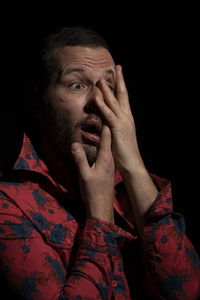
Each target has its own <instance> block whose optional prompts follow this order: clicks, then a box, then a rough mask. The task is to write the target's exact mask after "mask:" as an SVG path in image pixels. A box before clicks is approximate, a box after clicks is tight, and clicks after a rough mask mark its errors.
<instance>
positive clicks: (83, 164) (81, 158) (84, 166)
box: [71, 143, 89, 176]
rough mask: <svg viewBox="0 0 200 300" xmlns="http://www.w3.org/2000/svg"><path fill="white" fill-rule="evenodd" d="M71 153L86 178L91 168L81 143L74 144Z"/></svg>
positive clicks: (81, 173)
mask: <svg viewBox="0 0 200 300" xmlns="http://www.w3.org/2000/svg"><path fill="white" fill-rule="evenodd" d="M71 151H72V157H73V159H74V161H75V164H76V166H77V168H78V171H79V173H80V175H81V176H84V174H85V173H86V171H87V170H88V167H89V166H88V161H87V158H86V154H85V151H84V149H83V146H82V145H81V144H79V143H73V144H72V146H71Z"/></svg>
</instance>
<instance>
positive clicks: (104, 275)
mask: <svg viewBox="0 0 200 300" xmlns="http://www.w3.org/2000/svg"><path fill="white" fill-rule="evenodd" d="M151 176H152V178H153V180H154V182H155V184H156V185H157V186H158V187H159V194H158V196H157V198H156V199H155V202H154V204H153V205H152V207H151V209H150V211H149V212H148V215H147V217H146V222H145V227H144V235H143V239H142V240H140V239H139V238H138V237H137V232H136V230H135V228H134V225H133V211H132V207H131V205H130V202H129V200H128V197H127V194H126V190H125V187H124V184H123V181H122V178H121V176H120V174H119V172H116V182H115V201H114V208H115V224H111V223H109V222H106V221H103V220H101V219H97V218H93V217H86V216H85V215H84V208H83V207H82V206H81V203H82V202H81V201H79V202H77V201H76V199H71V198H70V196H69V194H68V193H67V191H65V190H63V189H62V188H61V187H60V186H59V185H58V184H57V183H56V182H54V180H53V179H52V178H51V176H50V175H49V172H48V169H47V167H46V165H45V164H44V162H43V161H42V160H41V159H40V158H39V157H38V155H37V154H36V151H35V149H34V147H33V146H32V145H31V142H30V140H29V138H28V137H27V136H26V135H24V141H23V147H22V150H21V153H20V156H19V158H18V160H17V162H16V164H15V166H14V168H13V170H12V172H11V173H10V175H8V176H7V178H6V180H5V181H2V182H1V183H0V270H1V273H2V274H3V276H4V278H6V279H7V281H8V282H9V285H10V286H11V287H12V288H13V289H14V290H15V291H16V293H17V292H18V293H19V294H20V295H21V297H23V295H24V296H25V299H45V300H49V299H59V300H61V299H74V300H80V299H119V300H123V299H126V300H128V299H145V300H146V299H181V300H183V299H188V300H193V299H198V295H199V294H200V293H199V290H200V261H199V258H198V255H197V253H196V251H195V249H194V247H193V245H192V244H191V242H190V240H189V239H188V237H187V235H186V233H185V223H184V218H183V216H182V215H180V214H178V213H175V212H174V211H173V207H172V198H171V186H170V183H169V182H168V181H167V180H165V179H163V178H159V177H158V176H155V175H151ZM77 188H78V187H77ZM79 200H80V199H79ZM77 203H79V204H80V205H78V204H77ZM151 297H152V298H151ZM20 299H22V298H20Z"/></svg>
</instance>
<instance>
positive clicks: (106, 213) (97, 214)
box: [87, 208, 115, 224]
mask: <svg viewBox="0 0 200 300" xmlns="http://www.w3.org/2000/svg"><path fill="white" fill-rule="evenodd" d="M87 216H88V217H94V218H97V219H101V220H103V221H107V222H109V223H112V224H115V219H114V209H113V208H112V209H110V210H108V209H106V210H103V209H100V208H88V209H87Z"/></svg>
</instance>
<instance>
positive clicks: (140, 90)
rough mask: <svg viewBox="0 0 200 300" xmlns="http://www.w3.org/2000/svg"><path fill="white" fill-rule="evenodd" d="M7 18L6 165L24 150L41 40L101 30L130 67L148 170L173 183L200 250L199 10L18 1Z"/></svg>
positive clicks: (130, 85)
mask: <svg viewBox="0 0 200 300" xmlns="http://www.w3.org/2000/svg"><path fill="white" fill-rule="evenodd" d="M2 15H4V17H5V19H4V25H3V27H2V29H3V34H2V46H1V49H2V50H3V54H2V55H1V65H2V70H1V73H2V91H1V95H2V97H1V115H0V116H1V147H0V148H1V159H0V163H1V165H0V170H3V169H6V168H7V166H11V165H12V163H13V162H14V161H15V159H16V157H17V155H18V153H19V150H20V146H21V141H22V131H21V129H20V125H19V124H20V118H21V114H23V112H22V111H21V108H20V103H21V99H22V97H24V94H23V89H24V84H25V83H24V82H25V81H24V78H26V77H27V76H29V72H31V53H32V52H33V50H34V48H35V45H37V42H38V41H39V40H40V38H41V37H42V36H43V35H44V34H46V33H48V32H51V31H54V30H57V29H58V28H59V27H61V26H72V25H81V26H86V27H90V28H92V29H95V30H96V31H98V32H99V33H100V34H102V35H103V36H104V38H105V39H106V40H107V41H108V42H109V44H110V46H111V48H112V50H113V56H114V58H115V61H116V63H117V64H121V65H122V67H123V71H124V77H125V81H126V83H127V88H128V91H129V96H130V102H131V107H132V112H133V115H134V118H135V123H136V130H137V136H138V143H139V147H140V150H141V153H142V157H143V159H144V162H145V164H146V167H147V168H148V170H149V171H150V172H152V173H155V174H157V175H159V176H161V177H165V178H167V179H169V180H170V181H171V184H172V192H173V200H174V210H175V211H177V212H179V213H182V214H183V215H184V217H185V221H186V229H187V234H188V236H189V238H190V240H191V241H192V243H193V244H194V246H195V247H196V249H197V251H198V253H200V243H199V227H200V226H199V218H200V214H199V202H200V197H199V145H198V140H199V127H198V126H199V110H198V102H199V99H200V97H199V67H200V64H199V53H200V49H199V27H200V26H199V25H200V24H199V18H198V9H197V7H194V6H192V5H191V6H190V7H188V6H185V7H183V5H181V6H177V7H174V5H171V6H170V5H168V6H165V5H164V4H163V6H162V7H161V6H158V5H155V7H152V6H149V7H147V6H145V5H144V7H140V8H138V7H136V6H134V5H133V4H129V5H127V3H126V2H124V3H118V4H116V3H115V4H113V6H112V3H111V4H110V7H108V3H103V2H97V3H91V5H89V4H87V5H86V4H85V5H83V4H82V5H80V3H79V2H76V3H74V5H72V4H71V5H68V4H66V2H57V3H54V4H49V3H47V4H46V7H44V6H43V7H40V6H39V5H36V4H35V3H33V2H29V3H28V4H27V6H26V5H23V6H22V7H19V6H17V7H13V6H12V5H11V7H9V8H7V9H5V11H3V10H2ZM26 101H28V95H27V99H26Z"/></svg>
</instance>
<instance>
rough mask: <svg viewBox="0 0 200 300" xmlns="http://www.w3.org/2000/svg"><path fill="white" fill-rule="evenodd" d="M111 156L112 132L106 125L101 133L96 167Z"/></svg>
mask: <svg viewBox="0 0 200 300" xmlns="http://www.w3.org/2000/svg"><path fill="white" fill-rule="evenodd" d="M110 155H111V132H110V129H109V127H108V126H106V125H104V126H103V129H102V131H101V141H100V145H99V149H98V153H97V159H96V165H98V163H99V162H100V163H101V162H102V161H105V160H106V159H107V158H109V157H110Z"/></svg>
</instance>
